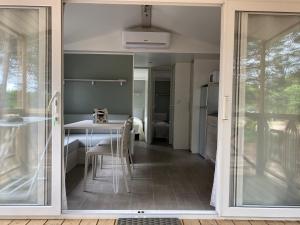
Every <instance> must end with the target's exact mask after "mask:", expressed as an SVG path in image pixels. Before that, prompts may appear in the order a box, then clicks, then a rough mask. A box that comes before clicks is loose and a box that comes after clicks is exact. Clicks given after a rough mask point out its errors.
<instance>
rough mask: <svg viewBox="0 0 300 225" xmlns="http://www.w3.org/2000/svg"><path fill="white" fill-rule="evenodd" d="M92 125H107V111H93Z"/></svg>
mask: <svg viewBox="0 0 300 225" xmlns="http://www.w3.org/2000/svg"><path fill="white" fill-rule="evenodd" d="M93 117H94V123H107V122H108V118H107V117H108V111H107V109H106V108H104V109H94V114H93Z"/></svg>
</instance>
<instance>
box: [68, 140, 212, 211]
mask: <svg viewBox="0 0 300 225" xmlns="http://www.w3.org/2000/svg"><path fill="white" fill-rule="evenodd" d="M134 163H135V169H134V170H133V178H132V179H128V183H129V188H130V193H127V190H126V188H125V184H124V180H123V179H122V172H121V169H120V167H119V169H118V170H117V171H116V173H118V174H119V175H120V180H119V191H118V193H114V191H113V185H112V166H111V158H110V157H104V165H103V169H100V168H98V171H97V178H96V179H95V180H93V179H92V177H91V170H89V174H88V179H87V185H86V191H83V169H84V167H83V165H78V166H76V167H75V168H74V169H73V170H71V172H69V173H68V174H67V178H66V183H67V193H68V195H67V199H68V207H69V209H74V210H76V209H89V210H97V209H98V210H99V209H106V210H108V209H113V210H122V209H123V210H126V209H128V210H138V209H148V210H149V209H152V210H153V209H156V210H159V209H160V210H176V209H179V210H180V209H181V210H204V209H205V210H206V209H212V208H211V207H210V206H209V201H210V195H211V188H212V182H213V175H214V165H213V164H212V163H210V162H208V161H207V160H204V159H203V158H201V157H200V156H197V155H194V154H191V153H189V152H188V151H185V150H173V149H171V148H170V147H169V146H159V145H150V146H147V145H145V144H144V143H142V142H136V144H135V155H134Z"/></svg>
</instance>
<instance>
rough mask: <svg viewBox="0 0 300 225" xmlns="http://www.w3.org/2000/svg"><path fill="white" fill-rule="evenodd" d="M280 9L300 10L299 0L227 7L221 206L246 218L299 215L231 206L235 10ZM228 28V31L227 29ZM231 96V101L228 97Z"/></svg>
mask: <svg viewBox="0 0 300 225" xmlns="http://www.w3.org/2000/svg"><path fill="white" fill-rule="evenodd" d="M236 11H247V12H261V13H268V12H278V13H282V12H284V13H300V4H299V1H295V0H287V1H279V0H269V1H266V0H265V1H262V0H245V1H241V0H228V1H227V2H226V4H225V5H224V7H223V15H222V28H221V29H222V32H221V33H222V41H221V77H220V83H221V86H220V96H219V97H220V99H222V98H223V99H224V101H220V105H219V106H220V114H219V115H226V116H225V117H223V118H222V117H219V133H218V155H217V158H218V161H219V163H218V174H219V176H218V180H219V184H220V185H218V190H217V192H218V193H220V195H219V196H218V199H217V201H218V210H219V212H220V215H221V216H222V217H246V218H289V219H293V218H295V219H296V218H298V219H299V217H300V208H296V207H293V208H276V207H272V208H258V207H230V175H231V174H230V160H231V126H232V118H231V112H232V97H233V96H232V93H233V91H232V90H233V82H232V81H233V62H234V61H233V60H234V58H233V57H234V26H235V12H236ZM225 31H226V33H225ZM226 99H229V102H228V101H225V100H226Z"/></svg>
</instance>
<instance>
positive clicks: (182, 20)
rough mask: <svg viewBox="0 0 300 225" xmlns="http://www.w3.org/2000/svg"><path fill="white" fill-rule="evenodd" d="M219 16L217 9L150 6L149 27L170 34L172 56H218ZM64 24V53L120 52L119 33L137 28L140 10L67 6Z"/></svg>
mask: <svg viewBox="0 0 300 225" xmlns="http://www.w3.org/2000/svg"><path fill="white" fill-rule="evenodd" d="M220 14H221V11H220V8H217V7H189V6H181V7H180V6H153V7H152V26H155V27H160V28H163V29H165V30H168V31H171V32H172V33H173V36H174V37H176V40H175V41H174V44H173V45H174V46H176V50H174V52H187V53H188V52H192V51H193V50H194V49H195V52H199V53H218V51H219V42H220V20H221V18H220ZM64 21H65V23H64V42H65V50H67V51H72V50H74V51H76V50H78V51H109V49H110V48H111V49H115V50H118V49H119V50H120V51H123V50H124V49H122V45H121V41H120V37H121V36H120V34H121V31H123V30H126V29H128V28H130V27H134V26H137V25H140V24H141V6H138V5H102V4H101V5H100V4H67V5H66V6H65V14H64ZM174 39H175V38H174ZM106 42H107V43H106ZM109 45H111V46H109ZM107 46H109V47H107ZM116 46H117V47H116ZM178 46H179V47H178ZM202 49H203V51H202Z"/></svg>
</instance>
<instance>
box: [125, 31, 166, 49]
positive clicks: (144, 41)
mask: <svg viewBox="0 0 300 225" xmlns="http://www.w3.org/2000/svg"><path fill="white" fill-rule="evenodd" d="M122 42H123V47H124V48H152V49H156V48H169V47H170V42H171V34H170V33H168V32H161V31H123V33H122Z"/></svg>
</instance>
